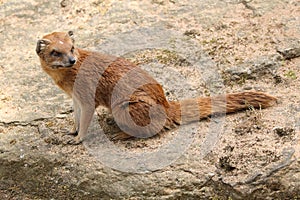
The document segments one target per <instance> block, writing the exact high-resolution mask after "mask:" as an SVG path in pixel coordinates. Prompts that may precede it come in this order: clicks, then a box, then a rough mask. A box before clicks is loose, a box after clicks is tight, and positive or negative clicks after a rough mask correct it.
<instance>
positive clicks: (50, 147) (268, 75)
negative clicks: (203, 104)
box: [0, 0, 300, 199]
mask: <svg viewBox="0 0 300 200" xmlns="http://www.w3.org/2000/svg"><path fill="white" fill-rule="evenodd" d="M299 17H300V2H299V1H298V0H289V1H287V0H269V1H262V0H250V1H244V0H205V1H204V0H189V1H187V0H181V1H178V0H165V1H161V0H151V1H146V0H139V1H129V0H124V1H118V0H89V1H79V0H61V1H46V0H20V1H11V0H0V24H1V26H0V41H1V45H0V198H1V199H300V189H299V188H300V171H299V168H300V142H299V140H300V129H299V127H300V114H299V112H300V93H298V91H299V88H300V79H299V77H300V68H299V66H300V57H299V56H300V24H299V22H300V19H299ZM68 30H73V31H74V33H75V37H76V45H77V46H79V47H81V48H86V49H89V50H96V51H102V52H105V53H110V54H114V55H117V56H123V57H125V58H127V59H129V60H131V61H132V62H134V63H137V64H139V65H140V66H141V67H142V68H143V69H144V70H146V71H148V72H149V73H150V74H151V75H152V76H153V77H155V79H156V80H158V82H159V83H161V84H162V85H163V88H164V90H165V94H166V96H167V98H168V99H169V100H180V99H185V98H192V97H197V96H214V95H217V94H225V93H232V92H240V91H249V90H256V91H263V92H266V93H268V94H271V95H273V96H275V97H277V98H278V102H277V103H276V105H274V106H273V107H270V108H267V109H254V108H251V107H249V109H248V110H246V111H243V112H239V113H236V114H232V115H227V116H213V117H211V118H208V119H206V120H202V121H201V122H199V123H194V124H190V125H187V126H182V127H180V128H178V129H174V130H171V131H168V132H166V133H165V134H161V135H158V136H155V137H153V138H148V139H129V140H125V141H111V138H112V137H113V135H114V134H115V133H116V132H118V127H117V125H116V124H115V122H114V120H113V116H112V115H111V114H110V113H109V112H108V111H107V110H106V109H104V108H98V109H97V112H96V113H95V116H94V120H93V123H92V125H91V127H90V130H89V137H88V138H87V139H86V141H85V142H84V143H83V144H81V145H77V146H74V145H70V144H68V139H69V137H71V136H66V133H68V131H69V130H70V129H71V127H72V125H73V120H72V119H73V110H72V104H71V100H70V99H69V98H68V97H67V96H66V95H65V94H64V93H63V92H62V91H60V90H59V89H58V88H57V86H55V85H54V83H53V82H52V80H51V79H50V78H49V77H48V76H47V75H46V74H45V73H44V72H43V71H42V69H41V68H40V64H39V60H38V57H37V55H36V53H35V45H36V42H37V40H38V39H39V38H40V37H42V36H43V35H44V34H46V33H49V32H53V31H68Z"/></svg>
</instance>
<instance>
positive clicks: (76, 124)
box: [69, 97, 81, 135]
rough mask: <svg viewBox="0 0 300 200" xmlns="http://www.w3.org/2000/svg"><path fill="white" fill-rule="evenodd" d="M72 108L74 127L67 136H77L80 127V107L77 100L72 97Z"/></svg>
mask: <svg viewBox="0 0 300 200" xmlns="http://www.w3.org/2000/svg"><path fill="white" fill-rule="evenodd" d="M73 108H74V127H73V129H72V131H71V132H70V133H69V135H78V131H79V127H80V112H81V111H80V106H79V104H78V102H77V100H76V99H75V98H74V97H73Z"/></svg>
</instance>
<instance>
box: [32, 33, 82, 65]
mask: <svg viewBox="0 0 300 200" xmlns="http://www.w3.org/2000/svg"><path fill="white" fill-rule="evenodd" d="M36 53H37V54H38V56H39V57H40V59H41V60H42V62H44V63H45V64H46V66H47V67H49V68H52V69H58V68H69V67H72V66H73V65H74V64H75V63H76V62H77V55H78V52H77V50H76V49H75V47H74V34H73V32H72V31H69V32H68V33H66V32H54V33H51V34H48V35H45V36H44V37H43V38H42V39H41V40H38V42H37V46H36Z"/></svg>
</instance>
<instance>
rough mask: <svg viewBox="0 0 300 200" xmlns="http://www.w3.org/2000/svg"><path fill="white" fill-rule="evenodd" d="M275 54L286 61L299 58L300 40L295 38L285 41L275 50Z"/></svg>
mask: <svg viewBox="0 0 300 200" xmlns="http://www.w3.org/2000/svg"><path fill="white" fill-rule="evenodd" d="M277 52H278V53H280V54H281V55H282V56H283V58H284V59H286V60H290V59H293V58H297V57H300V40H299V39H297V38H296V39H291V38H290V39H287V40H286V41H285V44H283V45H282V46H280V47H278V48H277Z"/></svg>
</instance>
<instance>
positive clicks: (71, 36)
mask: <svg viewBox="0 0 300 200" xmlns="http://www.w3.org/2000/svg"><path fill="white" fill-rule="evenodd" d="M68 35H69V36H70V38H71V39H72V41H73V42H74V41H75V39H74V32H73V31H69V32H68Z"/></svg>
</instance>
